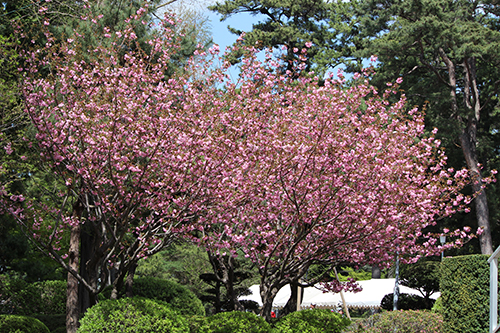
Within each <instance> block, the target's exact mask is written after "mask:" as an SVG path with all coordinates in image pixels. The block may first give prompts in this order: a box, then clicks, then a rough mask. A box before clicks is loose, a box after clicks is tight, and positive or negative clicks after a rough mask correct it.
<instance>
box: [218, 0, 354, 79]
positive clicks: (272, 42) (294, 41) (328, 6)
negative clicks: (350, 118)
mask: <svg viewBox="0 0 500 333" xmlns="http://www.w3.org/2000/svg"><path fill="white" fill-rule="evenodd" d="M349 8H350V4H348V3H345V2H343V1H325V0H299V1H297V0H285V1H282V0H261V1H253V0H252V1H247V0H226V1H221V2H217V3H216V4H215V5H213V6H210V7H209V9H211V10H212V11H215V12H217V13H219V14H221V15H222V17H221V21H224V20H225V19H227V18H228V17H229V16H232V15H235V14H238V13H250V14H252V15H260V16H259V18H262V20H260V21H259V22H258V23H256V24H253V28H252V30H251V31H249V32H246V35H245V43H246V44H247V45H250V46H256V47H257V48H260V49H263V48H268V47H272V48H279V49H281V48H282V47H284V49H285V51H284V52H283V57H284V59H285V60H286V62H285V63H286V64H287V66H286V68H285V69H288V70H291V69H292V68H293V64H294V62H295V61H297V60H298V59H300V58H301V57H303V54H302V51H301V50H302V49H305V46H306V43H311V47H309V48H307V56H308V59H307V62H306V63H307V67H306V70H307V71H309V70H314V71H316V72H317V73H318V74H319V75H320V76H323V75H324V74H325V73H326V71H327V70H328V69H330V68H333V67H335V66H337V65H338V64H340V63H342V62H344V61H346V58H349V59H351V58H352V57H351V49H350V48H351V47H352V46H353V45H354V44H352V42H351V41H350V38H351V36H352V34H351V33H350V31H351V29H352V26H349V24H345V21H350V20H351V19H352V18H351V17H350V12H349ZM332 13H335V15H337V18H336V19H331V15H332ZM353 22H354V21H353ZM228 28H229V30H230V31H231V32H233V33H235V34H237V35H240V34H241V33H242V32H243V31H240V30H236V29H234V28H231V27H228ZM294 49H296V50H294ZM235 56H238V55H235Z"/></svg>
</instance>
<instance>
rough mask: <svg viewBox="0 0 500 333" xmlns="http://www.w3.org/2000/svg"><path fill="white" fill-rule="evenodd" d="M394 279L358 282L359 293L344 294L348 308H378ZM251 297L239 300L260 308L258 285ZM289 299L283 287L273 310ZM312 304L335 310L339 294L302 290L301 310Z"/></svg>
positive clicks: (287, 288) (403, 290) (408, 291)
mask: <svg viewBox="0 0 500 333" xmlns="http://www.w3.org/2000/svg"><path fill="white" fill-rule="evenodd" d="M394 283H395V279H372V280H366V281H358V284H359V285H360V286H361V288H362V289H363V290H362V291H360V292H357V293H353V292H344V298H345V301H346V304H347V306H348V307H351V308H353V307H356V308H378V307H380V302H381V301H382V298H383V297H384V296H385V295H387V294H391V293H393V292H394ZM250 291H251V292H252V294H251V295H248V296H242V297H241V298H240V300H252V301H255V302H257V303H258V304H259V305H260V306H261V305H262V300H261V297H260V293H259V285H253V286H251V287H250ZM399 292H400V293H402V294H403V293H404V294H416V295H421V294H420V292H419V291H418V290H415V289H411V288H408V287H405V286H401V285H400V286H399ZM439 295H440V294H439V293H434V294H432V296H431V298H434V299H436V298H438V296H439ZM289 298H290V286H285V287H283V288H281V290H280V291H279V292H278V294H277V295H276V298H275V299H274V302H273V307H274V308H282V307H284V306H285V305H286V302H287V301H288V299H289ZM312 304H314V305H315V306H316V307H317V308H335V307H337V306H340V305H341V304H342V299H341V298H340V294H339V293H337V294H335V293H331V292H327V293H323V292H322V291H321V290H320V289H318V288H316V287H308V288H305V290H304V296H303V300H302V308H309V307H311V305H312Z"/></svg>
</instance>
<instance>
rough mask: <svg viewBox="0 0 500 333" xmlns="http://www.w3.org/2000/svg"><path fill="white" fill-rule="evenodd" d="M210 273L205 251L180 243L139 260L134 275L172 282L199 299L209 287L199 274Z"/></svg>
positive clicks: (210, 268) (192, 245)
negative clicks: (183, 287) (180, 285)
mask: <svg viewBox="0 0 500 333" xmlns="http://www.w3.org/2000/svg"><path fill="white" fill-rule="evenodd" d="M211 271H212V266H211V265H210V262H209V261H208V256H207V253H206V251H204V250H203V249H201V248H199V247H198V246H196V245H194V244H191V243H180V244H174V245H172V246H170V247H168V248H166V249H165V250H163V251H161V252H158V253H156V254H155V255H153V256H151V257H149V258H147V259H144V260H141V261H140V262H139V265H138V267H137V270H136V275H138V276H140V277H154V278H159V279H163V280H174V281H176V282H177V283H179V284H182V285H183V286H185V287H187V288H188V289H189V290H191V291H192V292H193V293H194V294H195V295H196V296H198V297H201V296H202V295H203V294H204V293H203V290H204V289H206V288H208V287H209V285H207V284H206V283H205V282H204V281H203V280H202V279H201V278H200V274H203V273H209V272H211Z"/></svg>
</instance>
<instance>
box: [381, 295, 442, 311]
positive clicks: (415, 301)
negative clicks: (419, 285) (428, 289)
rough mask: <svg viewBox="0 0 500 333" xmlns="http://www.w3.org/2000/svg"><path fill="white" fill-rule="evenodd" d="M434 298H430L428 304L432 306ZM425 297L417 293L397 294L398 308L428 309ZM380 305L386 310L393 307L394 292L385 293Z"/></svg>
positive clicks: (390, 309)
mask: <svg viewBox="0 0 500 333" xmlns="http://www.w3.org/2000/svg"><path fill="white" fill-rule="evenodd" d="M434 302H435V300H433V299H430V302H429V305H430V306H431V307H432V305H433V304H434ZM429 305H428V303H427V302H426V300H425V298H423V297H422V296H419V295H411V294H399V298H398V310H430V309H431V308H430V307H429ZM380 307H381V308H382V309H384V310H387V311H392V310H393V309H394V294H387V295H385V296H384V298H382V301H381V302H380Z"/></svg>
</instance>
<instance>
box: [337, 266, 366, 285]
mask: <svg viewBox="0 0 500 333" xmlns="http://www.w3.org/2000/svg"><path fill="white" fill-rule="evenodd" d="M332 274H333V273H332ZM338 277H339V280H340V281H341V282H345V281H347V279H348V278H353V279H354V280H356V281H362V280H370V279H371V278H372V271H371V267H368V266H367V267H363V268H361V269H354V268H352V267H341V268H340V270H339V271H338Z"/></svg>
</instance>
